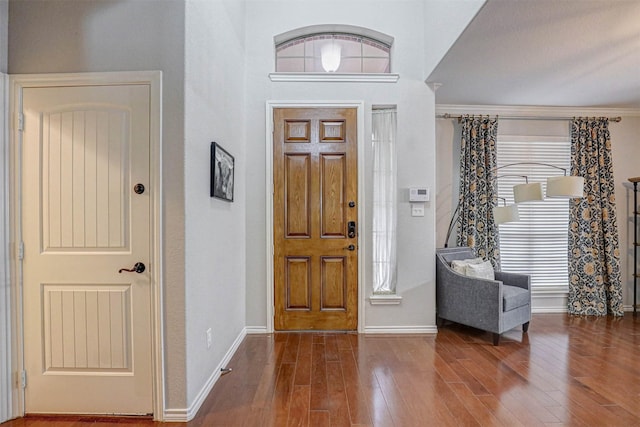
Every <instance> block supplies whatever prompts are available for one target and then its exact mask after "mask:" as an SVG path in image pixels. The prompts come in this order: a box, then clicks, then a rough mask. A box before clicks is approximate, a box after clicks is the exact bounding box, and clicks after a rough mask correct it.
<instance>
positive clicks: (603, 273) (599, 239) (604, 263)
mask: <svg viewBox="0 0 640 427" xmlns="http://www.w3.org/2000/svg"><path fill="white" fill-rule="evenodd" d="M611 157H612V156H611V138H610V136H609V121H608V120H607V119H605V118H600V119H587V118H584V119H583V118H580V119H576V120H574V121H573V123H572V125H571V175H578V176H582V177H584V180H585V182H584V197H583V198H581V199H572V200H571V201H570V203H569V206H570V212H569V313H571V314H580V315H593V316H604V315H606V314H613V315H615V316H622V315H623V307H622V305H623V301H622V284H621V280H620V248H619V242H618V224H617V220H616V205H615V195H614V183H613V164H612V158H611Z"/></svg>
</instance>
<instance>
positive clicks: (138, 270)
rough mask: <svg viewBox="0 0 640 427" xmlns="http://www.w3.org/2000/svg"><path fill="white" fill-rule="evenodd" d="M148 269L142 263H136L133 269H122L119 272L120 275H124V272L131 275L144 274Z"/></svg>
mask: <svg viewBox="0 0 640 427" xmlns="http://www.w3.org/2000/svg"><path fill="white" fill-rule="evenodd" d="M146 268H147V267H145V265H144V264H143V263H141V262H136V263H135V265H134V266H133V268H121V269H120V270H118V273H122V272H123V271H128V272H129V273H143V272H144V270H145V269H146Z"/></svg>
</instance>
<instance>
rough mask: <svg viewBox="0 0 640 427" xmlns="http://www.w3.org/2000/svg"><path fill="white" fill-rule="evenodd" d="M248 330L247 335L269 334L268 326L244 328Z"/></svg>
mask: <svg viewBox="0 0 640 427" xmlns="http://www.w3.org/2000/svg"><path fill="white" fill-rule="evenodd" d="M244 330H245V331H246V332H247V335H260V334H268V333H269V332H268V331H267V327H266V326H247V327H246V328H244Z"/></svg>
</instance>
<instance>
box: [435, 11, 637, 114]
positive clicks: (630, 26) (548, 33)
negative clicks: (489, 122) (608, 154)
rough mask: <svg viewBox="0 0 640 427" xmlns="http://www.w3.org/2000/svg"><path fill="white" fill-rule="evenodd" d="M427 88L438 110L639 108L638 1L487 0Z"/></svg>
mask: <svg viewBox="0 0 640 427" xmlns="http://www.w3.org/2000/svg"><path fill="white" fill-rule="evenodd" d="M427 82H431V83H439V84H441V85H442V86H440V87H439V89H438V90H437V92H436V102H437V103H438V104H471V105H475V104H479V105H536V106H574V107H623V108H640V0H488V1H487V2H486V3H485V5H484V6H483V7H482V8H481V9H480V11H479V12H478V14H477V15H476V16H475V18H474V19H473V20H472V21H471V23H470V24H469V26H468V27H467V28H466V29H465V31H464V32H463V33H462V34H461V35H460V37H459V38H458V40H457V41H456V42H455V43H454V44H453V46H452V47H451V49H450V50H449V51H448V52H447V54H446V55H445V56H444V58H443V59H442V60H441V61H440V63H439V64H438V66H437V67H436V68H435V69H434V71H433V72H432V73H431V75H430V76H429V77H428V78H427Z"/></svg>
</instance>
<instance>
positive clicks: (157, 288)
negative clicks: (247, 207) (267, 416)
mask: <svg viewBox="0 0 640 427" xmlns="http://www.w3.org/2000/svg"><path fill="white" fill-rule="evenodd" d="M9 82H10V93H9V96H10V104H9V117H10V119H9V123H8V128H9V132H10V135H9V139H8V141H10V146H9V159H7V160H8V163H9V165H8V169H9V177H10V181H11V184H10V188H9V190H10V191H9V194H10V196H9V197H10V201H11V203H10V206H11V209H7V210H6V213H7V214H8V216H9V230H10V242H11V243H10V247H11V251H10V252H12V253H14V254H16V253H18V251H19V242H20V241H21V240H22V238H21V236H22V229H21V227H22V224H21V223H20V222H21V220H20V218H21V212H20V208H21V203H22V200H21V194H20V188H21V182H20V175H21V170H20V168H21V166H20V158H21V147H22V132H20V131H19V127H20V123H19V115H18V114H17V113H18V112H20V111H22V90H23V89H25V88H37V87H47V86H56V87H63V86H89V85H91V86H96V85H133V84H138V85H140V84H143V85H149V88H150V98H151V99H150V123H149V125H150V129H149V130H150V132H149V135H150V141H149V142H150V152H149V160H150V169H149V172H150V177H149V178H150V179H149V183H150V187H151V188H150V191H149V195H150V197H151V210H152V213H151V222H152V224H151V230H152V233H151V240H152V241H151V257H152V259H151V262H150V268H149V270H150V272H151V285H152V286H151V292H152V295H151V298H152V307H151V310H152V311H151V322H152V324H151V334H152V353H153V354H152V355H151V356H152V363H153V367H152V369H153V415H154V419H156V420H159V421H162V419H163V418H164V357H163V348H164V344H163V322H162V320H163V311H162V307H163V304H162V295H163V282H162V228H161V226H162V209H161V207H162V189H161V185H162V169H161V165H162V72H160V71H136V72H108V73H77V74H24V75H12V76H9ZM9 263H10V267H11V286H10V288H11V293H12V306H13V317H12V325H13V327H12V332H13V337H14V339H13V340H12V345H13V347H14V350H13V353H12V356H13V357H12V358H13V360H12V371H11V372H18V373H19V372H22V371H23V369H24V336H23V313H22V309H23V301H22V262H21V261H20V260H19V259H18V257H16V256H11V259H10V261H9ZM12 394H13V396H15V399H16V402H14V413H13V416H22V415H24V413H25V409H26V408H25V396H24V388H19V389H17V390H15V389H13V390H12Z"/></svg>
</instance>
